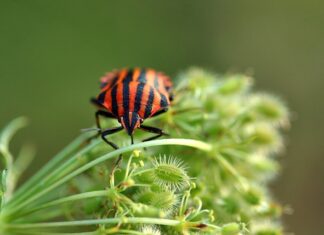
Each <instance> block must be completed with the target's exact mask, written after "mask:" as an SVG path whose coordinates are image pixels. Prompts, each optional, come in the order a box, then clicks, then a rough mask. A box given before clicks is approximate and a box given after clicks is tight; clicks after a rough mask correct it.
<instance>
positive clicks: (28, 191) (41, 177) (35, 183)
mask: <svg viewBox="0 0 324 235" xmlns="http://www.w3.org/2000/svg"><path fill="white" fill-rule="evenodd" d="M83 141H84V137H83V138H77V139H76V140H75V141H73V142H72V144H70V145H69V146H68V147H66V149H64V150H63V151H62V152H61V153H59V154H58V155H57V156H56V157H54V158H53V160H52V161H50V162H49V163H48V164H47V165H45V166H44V167H43V168H42V170H40V171H39V172H38V173H37V174H36V175H34V176H33V177H32V178H31V179H30V180H29V181H27V182H26V183H25V184H24V185H23V186H22V187H21V188H20V190H19V191H18V192H17V193H15V194H14V195H13V199H14V200H11V201H10V202H9V203H8V204H7V205H6V207H5V208H4V209H9V208H12V207H15V206H16V205H17V204H20V203H21V202H23V201H24V200H25V199H26V198H29V197H30V196H31V195H33V194H35V193H36V192H37V190H38V189H39V188H41V187H43V186H44V185H46V183H48V182H49V181H50V180H51V178H54V177H57V175H58V174H61V175H62V171H64V169H67V168H68V167H69V165H71V164H73V163H74V162H76V159H77V157H79V156H80V155H82V154H84V153H86V152H87V151H90V150H91V149H92V148H93V147H94V146H95V145H97V144H98V143H99V142H98V141H97V142H95V143H93V144H90V145H89V146H87V147H86V148H84V149H82V150H81V151H80V152H77V153H76V154H74V155H73V156H72V157H71V158H70V159H69V160H68V161H67V162H65V163H64V164H61V165H60V166H58V164H59V163H61V162H62V161H63V160H64V159H65V158H66V157H68V156H69V154H70V153H71V152H73V151H75V150H76V149H77V148H78V147H79V146H80V144H81V143H82V142H83ZM54 168H55V170H54ZM70 170H72V169H70ZM48 172H50V174H48ZM63 173H64V172H63ZM66 173H68V172H65V174H66ZM46 174H48V175H47V176H46ZM22 189H24V190H25V191H22Z"/></svg>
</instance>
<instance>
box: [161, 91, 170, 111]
mask: <svg viewBox="0 0 324 235" xmlns="http://www.w3.org/2000/svg"><path fill="white" fill-rule="evenodd" d="M160 95H161V101H160V106H161V108H164V107H167V106H168V100H167V98H166V97H165V95H163V94H161V93H160Z"/></svg>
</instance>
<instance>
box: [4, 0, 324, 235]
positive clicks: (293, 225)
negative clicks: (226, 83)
mask: <svg viewBox="0 0 324 235" xmlns="http://www.w3.org/2000/svg"><path fill="white" fill-rule="evenodd" d="M323 23H324V2H323V1H293V0H288V1H257V0H251V1H225V0H223V1H215V0H210V1H207V0H202V1H194V0H182V1H172V0H164V1H148V0H142V1H134V0H133V1H132V0H129V1H107V0H106V1H99V0H92V1H83V0H55V1H46V0H30V1H24V0H1V1H0V89H1V90H0V106H1V115H0V124H1V126H4V125H5V124H6V123H7V122H8V121H10V120H11V119H12V118H14V117H17V116H19V115H26V116H28V117H29V118H30V120H31V124H30V126H29V128H28V129H26V130H25V132H24V133H20V134H19V136H18V140H17V141H16V142H15V143H17V144H19V143H21V142H22V141H26V140H27V142H29V143H33V144H34V145H36V147H37V151H38V154H37V161H35V163H34V165H33V167H32V169H30V173H31V172H33V171H35V170H36V169H37V168H38V167H40V165H42V164H43V163H44V162H46V161H48V159H49V158H50V157H51V156H52V155H53V154H54V153H55V152H56V151H58V150H59V149H60V148H62V147H63V146H64V145H65V144H66V143H68V142H69V141H70V140H71V139H72V138H73V137H74V136H76V135H78V134H79V130H80V129H81V128H84V127H89V126H91V125H92V124H93V123H94V118H93V115H94V108H93V107H92V106H91V105H90V104H89V97H90V96H93V95H95V94H97V92H98V79H99V77H100V76H101V75H103V74H104V73H105V72H106V71H109V70H111V69H113V68H119V67H125V66H127V67H128V66H146V67H153V68H156V69H159V70H162V71H165V72H166V73H168V74H170V75H175V74H177V73H178V72H179V71H181V70H183V69H186V68H187V67H189V66H192V65H196V66H201V67H204V68H208V69H211V70H214V71H217V72H221V73H223V72H228V71H236V72H251V71H252V72H253V74H254V76H255V78H256V79H255V80H256V88H257V89H258V90H265V91H269V92H272V93H275V94H278V95H279V96H280V97H282V98H283V99H285V100H286V101H287V103H288V104H289V107H290V109H291V110H292V119H293V120H292V126H293V128H292V130H291V131H290V132H289V133H288V134H287V151H286V153H285V154H282V157H281V162H282V165H283V171H282V173H281V175H280V177H279V178H278V179H277V180H276V181H275V182H274V183H273V188H274V190H273V191H274V195H275V197H276V198H277V199H278V200H279V201H281V202H282V203H283V204H284V205H290V206H291V207H292V208H294V213H293V214H292V215H287V216H285V217H284V223H285V225H286V228H287V231H290V232H295V233H296V234H300V235H316V234H323V233H322V231H323V229H324V227H323V223H322V224H321V223H320V219H323V210H324V200H323V199H324V195H323V190H324V167H323V157H324V154H323V153H324V151H323V143H322V141H323V137H324V135H323V133H324V128H323V125H324V124H323V123H322V121H323V120H324V110H323V103H322V101H323V99H324V92H323V89H324V79H323V75H324V68H323V67H324V66H323V62H324V27H323ZM13 148H15V146H13ZM322 222H323V221H322Z"/></svg>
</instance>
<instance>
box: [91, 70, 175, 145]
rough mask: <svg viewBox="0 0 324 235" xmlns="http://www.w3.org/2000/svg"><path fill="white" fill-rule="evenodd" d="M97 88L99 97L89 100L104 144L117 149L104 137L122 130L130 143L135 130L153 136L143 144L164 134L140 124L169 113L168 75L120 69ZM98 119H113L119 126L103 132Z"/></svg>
mask: <svg viewBox="0 0 324 235" xmlns="http://www.w3.org/2000/svg"><path fill="white" fill-rule="evenodd" d="M100 86H101V91H100V93H99V95H98V96H97V97H96V98H92V99H91V101H92V103H94V104H95V105H96V106H97V107H98V110H97V111H96V113H95V117H96V125H97V128H98V129H99V135H101V138H102V139H103V140H104V141H105V142H106V143H107V144H109V145H110V146H112V147H113V148H115V149H117V148H118V146H117V145H116V144H114V143H113V142H111V141H110V140H108V139H107V136H108V135H110V134H113V133H116V132H118V131H121V130H123V129H125V130H126V132H127V134H128V135H129V136H130V137H131V143H132V144H133V143H134V140H133V133H134V131H135V129H141V130H144V131H147V132H151V133H155V134H156V135H154V136H152V137H150V138H147V139H145V140H143V141H149V140H153V139H156V138H159V137H160V136H162V135H167V134H166V133H164V132H163V131H162V130H161V129H159V128H156V127H151V126H146V125H143V122H144V120H145V119H147V118H150V117H154V116H157V115H159V114H161V113H164V112H166V111H167V110H168V108H169V106H170V102H171V100H172V82H171V80H170V78H169V77H168V76H166V75H164V74H163V73H161V72H157V71H155V70H153V69H141V68H134V69H121V70H116V71H112V72H110V73H107V74H106V75H105V76H104V77H102V78H101V84H100ZM100 116H103V117H107V118H115V119H117V120H118V122H119V123H120V124H121V126H119V127H114V128H110V129H104V130H102V129H101V124H100V118H99V117H100Z"/></svg>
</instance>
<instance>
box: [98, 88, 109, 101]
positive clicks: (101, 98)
mask: <svg viewBox="0 0 324 235" xmlns="http://www.w3.org/2000/svg"><path fill="white" fill-rule="evenodd" d="M106 93H107V90H105V91H103V92H101V93H100V94H99V96H98V98H97V101H98V102H99V103H100V104H103V103H105V98H106Z"/></svg>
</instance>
